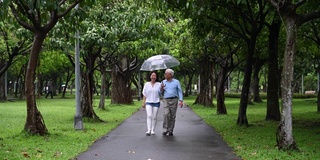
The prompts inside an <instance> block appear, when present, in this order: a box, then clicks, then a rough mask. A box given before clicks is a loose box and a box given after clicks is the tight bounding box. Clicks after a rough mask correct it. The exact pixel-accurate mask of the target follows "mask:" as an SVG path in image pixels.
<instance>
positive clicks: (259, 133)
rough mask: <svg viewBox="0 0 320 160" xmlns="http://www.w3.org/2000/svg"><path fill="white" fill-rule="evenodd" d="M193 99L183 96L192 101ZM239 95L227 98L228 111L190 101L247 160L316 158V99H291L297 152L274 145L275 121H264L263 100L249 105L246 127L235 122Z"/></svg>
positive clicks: (264, 107) (317, 144)
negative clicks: (218, 110) (220, 112)
mask: <svg viewBox="0 0 320 160" xmlns="http://www.w3.org/2000/svg"><path fill="white" fill-rule="evenodd" d="M193 100H194V99H192V98H190V99H187V100H185V101H186V102H187V103H190V104H191V103H192V102H193ZM239 101H240V100H239V99H238V98H226V106H227V110H228V114H227V115H217V114H216V111H215V109H212V108H206V107H202V106H199V105H189V106H191V107H192V109H193V110H194V111H195V112H196V113H197V114H198V115H199V116H200V117H201V118H202V119H203V120H204V121H205V122H206V123H207V124H208V125H210V126H212V127H214V128H215V130H216V131H218V132H219V134H220V135H221V136H222V137H223V139H224V140H225V141H226V142H227V143H228V145H230V146H231V147H232V148H233V149H234V150H235V152H236V154H237V155H238V156H241V158H243V159H246V160H256V159H264V160H274V159H284V160H291V159H318V157H320V154H319V152H318V149H319V147H320V146H319V143H318V139H319V138H318V135H319V132H320V129H319V127H317V126H318V123H319V122H318V119H319V118H318V117H319V114H318V113H317V112H316V103H315V102H316V99H315V98H312V99H293V134H294V137H295V140H296V142H297V144H298V147H299V149H300V152H295V151H289V152H283V151H279V150H278V148H277V147H276V146H275V145H276V128H277V125H278V122H274V121H265V120H264V119H265V114H266V112H265V111H266V102H263V103H258V104H255V105H253V106H248V109H247V116H248V120H249V127H239V126H237V125H236V120H237V116H238V109H239Z"/></svg>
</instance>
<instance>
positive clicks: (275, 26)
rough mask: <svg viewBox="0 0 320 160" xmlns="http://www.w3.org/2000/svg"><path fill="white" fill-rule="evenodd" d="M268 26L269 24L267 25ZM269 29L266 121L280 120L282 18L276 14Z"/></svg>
mask: <svg viewBox="0 0 320 160" xmlns="http://www.w3.org/2000/svg"><path fill="white" fill-rule="evenodd" d="M266 24H267V23H266ZM267 27H268V29H269V36H268V41H269V46H268V48H269V49H268V54H269V56H268V88H267V114H266V120H276V121H279V120H280V109H279V108H280V107H279V82H280V71H279V63H278V57H279V56H278V55H279V54H278V53H279V49H278V46H279V33H280V27H281V21H280V17H279V15H278V14H277V13H274V17H273V19H272V22H271V24H267Z"/></svg>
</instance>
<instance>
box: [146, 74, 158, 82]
mask: <svg viewBox="0 0 320 160" xmlns="http://www.w3.org/2000/svg"><path fill="white" fill-rule="evenodd" d="M152 73H155V74H156V76H157V79H156V82H160V80H159V75H158V73H157V72H156V71H151V72H150V73H149V74H148V76H147V81H151V78H150V77H151V74H152Z"/></svg>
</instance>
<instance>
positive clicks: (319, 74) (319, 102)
mask: <svg viewBox="0 0 320 160" xmlns="http://www.w3.org/2000/svg"><path fill="white" fill-rule="evenodd" d="M318 67H319V68H318V98H317V104H318V105H317V106H318V107H317V108H318V109H317V111H318V112H320V66H318Z"/></svg>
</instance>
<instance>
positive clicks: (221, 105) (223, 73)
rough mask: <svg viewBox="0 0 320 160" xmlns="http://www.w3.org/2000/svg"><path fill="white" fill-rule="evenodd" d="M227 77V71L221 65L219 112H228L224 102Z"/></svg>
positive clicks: (218, 97) (218, 90) (218, 96)
mask: <svg viewBox="0 0 320 160" xmlns="http://www.w3.org/2000/svg"><path fill="white" fill-rule="evenodd" d="M226 77H227V71H226V69H225V68H223V67H221V69H220V72H219V77H218V83H217V95H216V97H217V114H227V108H226V104H225V103H224V86H225V85H224V84H225V80H226Z"/></svg>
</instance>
